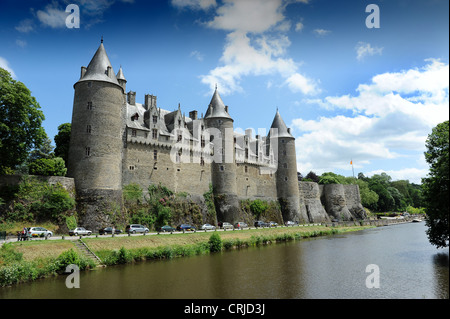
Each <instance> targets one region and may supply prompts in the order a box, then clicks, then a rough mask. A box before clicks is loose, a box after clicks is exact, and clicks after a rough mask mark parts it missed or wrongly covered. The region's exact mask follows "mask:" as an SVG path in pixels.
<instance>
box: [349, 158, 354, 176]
mask: <svg viewBox="0 0 450 319" xmlns="http://www.w3.org/2000/svg"><path fill="white" fill-rule="evenodd" d="M350 164H352V172H353V178H355V170H354V169H353V159H351V160H350Z"/></svg>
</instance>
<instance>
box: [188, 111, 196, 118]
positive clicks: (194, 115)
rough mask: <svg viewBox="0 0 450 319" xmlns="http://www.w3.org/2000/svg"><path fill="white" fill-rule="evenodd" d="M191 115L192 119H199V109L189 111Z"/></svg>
mask: <svg viewBox="0 0 450 319" xmlns="http://www.w3.org/2000/svg"><path fill="white" fill-rule="evenodd" d="M189 117H190V118H191V119H193V120H196V119H197V111H195V110H194V111H190V112H189Z"/></svg>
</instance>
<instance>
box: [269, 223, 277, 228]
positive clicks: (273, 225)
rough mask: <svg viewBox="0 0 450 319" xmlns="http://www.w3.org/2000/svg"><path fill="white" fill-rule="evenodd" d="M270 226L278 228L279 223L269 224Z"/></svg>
mask: <svg viewBox="0 0 450 319" xmlns="http://www.w3.org/2000/svg"><path fill="white" fill-rule="evenodd" d="M268 224H269V227H277V226H278V223H275V222H268Z"/></svg>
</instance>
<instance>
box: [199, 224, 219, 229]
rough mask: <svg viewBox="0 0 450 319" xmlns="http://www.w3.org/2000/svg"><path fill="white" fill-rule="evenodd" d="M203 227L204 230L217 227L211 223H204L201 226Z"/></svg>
mask: <svg viewBox="0 0 450 319" xmlns="http://www.w3.org/2000/svg"><path fill="white" fill-rule="evenodd" d="M201 229H202V230H214V229H216V226H214V225H211V224H204V225H203V226H202V227H201Z"/></svg>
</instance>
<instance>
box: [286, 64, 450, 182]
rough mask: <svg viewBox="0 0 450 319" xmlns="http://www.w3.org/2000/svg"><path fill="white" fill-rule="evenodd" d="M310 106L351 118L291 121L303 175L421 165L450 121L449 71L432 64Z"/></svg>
mask: <svg viewBox="0 0 450 319" xmlns="http://www.w3.org/2000/svg"><path fill="white" fill-rule="evenodd" d="M306 103H308V104H315V105H318V106H319V107H322V108H325V109H326V110H328V111H329V110H333V111H338V112H339V111H343V112H345V111H349V110H350V111H351V112H352V113H353V116H344V115H335V116H332V117H321V118H319V119H317V120H308V121H306V120H303V119H301V118H298V119H294V120H293V121H292V127H293V130H294V133H295V134H296V135H297V140H296V145H297V161H298V167H299V170H300V171H302V172H306V173H307V172H309V170H314V171H316V172H324V171H330V170H332V169H348V162H349V158H353V161H354V163H357V164H356V166H355V168H363V167H364V165H367V164H370V163H371V162H372V161H374V160H376V159H396V160H399V159H402V158H403V157H405V156H409V157H415V158H416V160H417V162H423V161H421V160H420V158H421V157H422V156H423V152H424V151H425V140H426V138H427V136H428V134H429V133H430V132H431V129H432V128H433V127H434V126H436V125H437V124H438V123H441V122H443V121H445V120H448V119H449V65H448V64H445V63H442V62H441V61H439V60H436V59H429V60H426V62H425V65H424V66H423V67H422V68H413V69H409V70H404V71H401V72H387V73H383V74H378V75H375V76H374V77H373V78H372V80H371V82H370V83H368V84H360V85H359V86H358V88H357V89H356V95H342V96H328V97H325V98H324V99H310V100H307V101H306ZM405 154H408V155H405ZM411 154H413V155H411ZM424 170H426V168H422V167H421V168H404V169H402V171H397V172H394V171H392V172H387V173H388V174H389V173H392V175H391V176H392V177H393V178H394V177H396V176H404V175H405V174H411V178H410V179H412V178H413V177H414V176H415V177H416V178H417V176H418V175H419V174H422V175H421V176H422V177H424V176H425V175H426V172H425V174H424ZM366 175H367V176H369V175H368V174H366ZM416 182H420V179H416Z"/></svg>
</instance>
